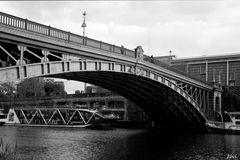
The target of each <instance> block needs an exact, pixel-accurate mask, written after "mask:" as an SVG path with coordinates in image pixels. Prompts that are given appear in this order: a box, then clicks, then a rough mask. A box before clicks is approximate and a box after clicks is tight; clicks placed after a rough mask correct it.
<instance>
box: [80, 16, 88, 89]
mask: <svg viewBox="0 0 240 160" xmlns="http://www.w3.org/2000/svg"><path fill="white" fill-rule="evenodd" d="M82 15H83V23H82V25H81V27H82V28H83V44H85V39H84V37H85V28H86V27H87V25H86V22H85V21H86V15H87V13H86V11H84V12H83V14H82ZM86 91H87V83H84V92H85V93H86Z"/></svg>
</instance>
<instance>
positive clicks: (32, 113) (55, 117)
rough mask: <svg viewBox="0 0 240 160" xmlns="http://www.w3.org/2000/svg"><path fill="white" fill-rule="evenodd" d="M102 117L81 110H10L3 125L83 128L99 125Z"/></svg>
mask: <svg viewBox="0 0 240 160" xmlns="http://www.w3.org/2000/svg"><path fill="white" fill-rule="evenodd" d="M103 120H104V116H103V115H102V114H101V113H99V112H98V111H96V110H89V109H81V108H19V109H10V110H9V112H8V115H7V119H6V124H5V125H14V126H42V127H44V126H45V127H66V128H70V127H73V128H83V127H89V126H91V125H93V124H99V123H101V121H103Z"/></svg>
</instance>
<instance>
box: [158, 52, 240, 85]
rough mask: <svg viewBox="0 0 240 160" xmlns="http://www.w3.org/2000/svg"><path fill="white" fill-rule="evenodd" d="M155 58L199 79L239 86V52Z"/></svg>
mask: <svg viewBox="0 0 240 160" xmlns="http://www.w3.org/2000/svg"><path fill="white" fill-rule="evenodd" d="M155 58H156V59H157V60H160V61H164V62H167V63H169V64H170V65H171V66H172V67H174V68H177V69H178V70H181V71H183V72H186V73H188V74H190V75H192V76H194V77H196V78H199V79H201V80H205V81H208V82H219V83H221V84H222V85H223V86H240V53H238V54H226V55H216V56H202V57H196V58H182V59H173V56H169V57H168V58H166V56H164V58H162V57H155ZM165 59H167V61H166V60H165Z"/></svg>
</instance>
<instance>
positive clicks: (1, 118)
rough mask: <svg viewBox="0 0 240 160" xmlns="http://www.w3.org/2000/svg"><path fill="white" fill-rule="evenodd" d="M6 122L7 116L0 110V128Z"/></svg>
mask: <svg viewBox="0 0 240 160" xmlns="http://www.w3.org/2000/svg"><path fill="white" fill-rule="evenodd" d="M6 121H7V114H4V113H3V110H2V109H0V126H3V125H4V124H5V123H6Z"/></svg>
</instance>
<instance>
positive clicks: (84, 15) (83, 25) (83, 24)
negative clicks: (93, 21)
mask: <svg viewBox="0 0 240 160" xmlns="http://www.w3.org/2000/svg"><path fill="white" fill-rule="evenodd" d="M82 15H83V23H82V25H81V27H82V28H83V37H85V28H86V27H87V25H86V22H85V20H86V15H87V13H86V11H84V12H83V14H82Z"/></svg>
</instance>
